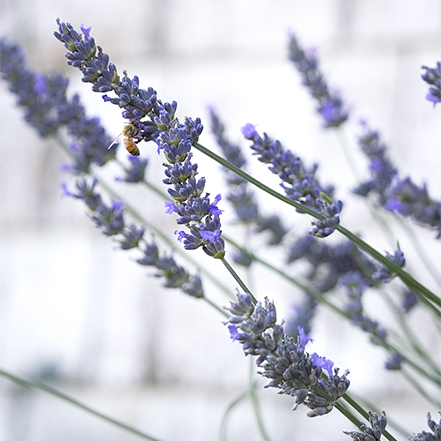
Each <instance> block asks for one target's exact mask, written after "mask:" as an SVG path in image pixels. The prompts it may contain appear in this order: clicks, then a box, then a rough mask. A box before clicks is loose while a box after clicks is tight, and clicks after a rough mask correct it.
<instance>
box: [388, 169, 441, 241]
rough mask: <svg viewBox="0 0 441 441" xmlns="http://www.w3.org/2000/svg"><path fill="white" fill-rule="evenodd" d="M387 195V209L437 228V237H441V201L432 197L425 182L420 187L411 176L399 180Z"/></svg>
mask: <svg viewBox="0 0 441 441" xmlns="http://www.w3.org/2000/svg"><path fill="white" fill-rule="evenodd" d="M387 197H388V200H387V202H386V204H385V208H386V209H387V210H389V211H394V212H398V213H400V214H401V215H403V216H405V217H411V218H413V219H414V220H416V221H417V222H418V223H419V224H421V225H423V226H428V227H430V228H433V229H435V230H437V232H438V234H437V239H439V238H441V202H440V201H435V200H433V199H431V197H430V196H429V193H428V191H427V188H426V185H425V184H423V185H422V186H421V187H418V186H417V185H415V184H414V183H413V182H412V180H411V179H410V178H405V179H402V180H397V181H396V183H395V185H393V186H392V187H391V188H390V189H389V191H388V192H387Z"/></svg>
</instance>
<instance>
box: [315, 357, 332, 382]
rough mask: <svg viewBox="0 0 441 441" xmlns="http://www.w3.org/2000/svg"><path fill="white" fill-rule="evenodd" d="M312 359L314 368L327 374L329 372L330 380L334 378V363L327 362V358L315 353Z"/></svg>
mask: <svg viewBox="0 0 441 441" xmlns="http://www.w3.org/2000/svg"><path fill="white" fill-rule="evenodd" d="M311 357H312V362H313V363H314V366H317V367H320V368H322V369H324V370H325V371H326V372H328V375H329V377H330V378H331V377H333V376H334V373H333V372H332V368H333V367H334V362H333V361H331V360H327V359H326V357H320V356H319V355H317V353H315V352H314V353H313V354H312V355H311Z"/></svg>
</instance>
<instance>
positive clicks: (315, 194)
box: [242, 124, 343, 237]
mask: <svg viewBox="0 0 441 441" xmlns="http://www.w3.org/2000/svg"><path fill="white" fill-rule="evenodd" d="M242 134H243V135H244V136H245V138H246V139H249V140H250V141H252V142H253V144H252V145H251V149H252V150H254V152H255V153H254V154H256V155H258V159H259V161H261V162H263V163H265V164H269V167H268V168H269V170H270V171H271V172H272V173H274V174H277V175H278V176H279V178H280V179H281V180H282V183H281V184H280V186H281V187H282V188H283V189H284V190H285V194H286V196H287V197H289V198H290V199H293V200H295V201H297V202H300V203H301V204H303V205H305V206H306V207H308V208H312V209H313V210H315V211H316V212H317V213H320V215H321V216H322V219H320V220H318V221H315V222H313V225H315V227H314V228H313V229H312V230H311V231H310V234H312V235H315V236H317V237H326V236H329V235H330V234H331V233H332V232H333V231H334V230H335V228H336V227H337V226H338V225H339V223H340V216H339V213H340V212H341V209H342V207H343V203H342V202H341V201H337V202H336V203H335V204H333V203H332V199H331V198H332V194H333V192H334V187H332V186H328V187H321V185H320V183H319V182H318V180H317V179H316V177H315V172H316V171H317V168H318V166H317V164H315V165H314V166H313V167H312V168H311V169H309V170H308V169H307V168H306V167H305V166H304V165H303V163H302V160H301V159H300V158H299V157H298V156H295V155H294V154H293V153H292V152H291V151H290V150H285V149H284V148H283V147H282V144H281V143H280V141H278V140H272V139H271V138H270V137H269V136H268V135H267V134H266V133H264V134H263V138H262V137H261V136H260V135H259V133H258V132H257V131H256V129H255V127H254V126H253V125H252V124H246V125H245V126H244V127H243V128H242ZM297 211H299V210H297Z"/></svg>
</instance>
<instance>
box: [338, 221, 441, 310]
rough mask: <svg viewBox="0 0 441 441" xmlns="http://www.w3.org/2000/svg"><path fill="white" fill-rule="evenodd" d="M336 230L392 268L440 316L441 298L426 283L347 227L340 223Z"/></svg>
mask: <svg viewBox="0 0 441 441" xmlns="http://www.w3.org/2000/svg"><path fill="white" fill-rule="evenodd" d="M336 230H338V231H339V232H340V233H341V234H343V235H344V236H346V237H347V238H348V239H349V240H351V241H352V242H353V243H354V244H355V245H357V246H358V247H359V248H361V249H362V250H363V251H366V253H368V254H369V255H370V256H372V257H373V258H374V259H375V260H377V261H378V262H380V263H382V264H383V265H384V266H386V267H387V268H389V269H390V270H392V271H393V272H394V273H396V274H397V276H398V277H399V278H400V279H401V280H402V281H403V282H404V283H405V284H406V285H407V286H408V287H409V288H410V289H411V290H412V291H414V292H415V293H419V294H421V295H422V296H420V298H421V300H422V301H423V302H424V303H426V304H427V305H428V306H429V307H430V308H431V309H433V310H434V311H435V312H436V313H437V314H438V315H439V316H440V317H441V311H440V310H439V309H438V308H439V307H440V306H441V299H440V298H439V297H438V296H437V295H435V294H434V293H433V292H432V291H430V290H429V289H428V288H426V287H425V286H424V285H421V283H419V282H418V281H417V280H415V279H414V278H413V277H412V276H411V275H410V274H409V273H407V272H406V271H404V270H403V269H402V268H401V267H400V266H398V265H397V264H395V263H393V262H392V261H391V260H390V259H388V258H387V257H385V256H383V255H382V254H380V253H379V252H378V251H377V250H375V249H374V248H372V247H371V246H370V245H369V244H367V243H366V242H364V241H363V240H362V239H360V238H359V237H358V236H356V235H355V234H354V233H352V232H351V231H349V230H348V229H346V228H345V227H343V226H341V225H339V226H338V227H337V228H336Z"/></svg>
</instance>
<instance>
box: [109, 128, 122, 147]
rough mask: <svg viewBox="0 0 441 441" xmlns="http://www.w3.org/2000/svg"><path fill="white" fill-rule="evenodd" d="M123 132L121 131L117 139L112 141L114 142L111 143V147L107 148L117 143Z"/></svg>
mask: <svg viewBox="0 0 441 441" xmlns="http://www.w3.org/2000/svg"><path fill="white" fill-rule="evenodd" d="M122 134H123V132H121V133H120V134H119V135H118V136H117V137H116V138H115V140H114V141H113V142H112V144H110V145H109V147H107V150H109V149H110V147H112V146H113V145H114V144H116V143H117V141H118V139H119V138H121V136H122Z"/></svg>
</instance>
